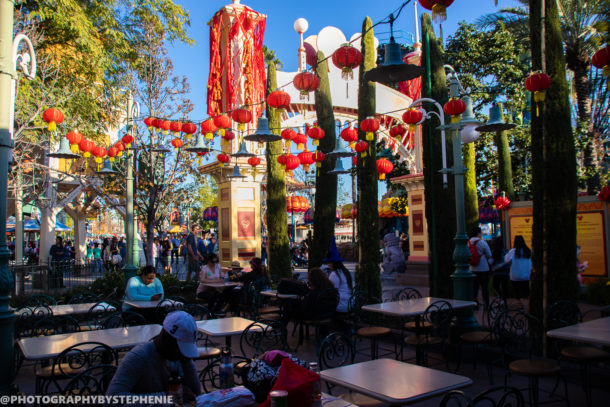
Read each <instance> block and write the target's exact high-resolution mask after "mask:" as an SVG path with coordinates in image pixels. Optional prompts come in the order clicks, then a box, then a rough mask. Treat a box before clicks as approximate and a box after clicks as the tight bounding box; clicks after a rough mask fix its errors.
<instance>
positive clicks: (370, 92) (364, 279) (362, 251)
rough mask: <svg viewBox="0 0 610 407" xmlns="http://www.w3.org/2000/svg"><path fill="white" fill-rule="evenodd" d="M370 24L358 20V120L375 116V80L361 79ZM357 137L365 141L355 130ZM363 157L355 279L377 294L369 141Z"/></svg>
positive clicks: (369, 50) (370, 59) (370, 43)
mask: <svg viewBox="0 0 610 407" xmlns="http://www.w3.org/2000/svg"><path fill="white" fill-rule="evenodd" d="M375 66H376V65H375V43H374V36H373V23H372V22H371V19H370V18H369V17H366V18H365V19H364V22H363V23H362V63H361V65H360V72H359V87H358V123H360V122H362V120H364V119H366V118H367V117H369V116H375V113H376V106H375V83H374V82H370V81H367V80H365V79H364V74H365V72H367V71H369V70H371V69H373V68H375ZM358 139H360V140H366V135H365V133H364V132H363V131H362V130H360V129H358ZM369 145H370V148H369V150H368V152H367V154H366V157H364V158H359V159H358V167H357V175H358V196H359V199H358V231H359V234H358V258H359V266H358V269H357V271H356V282H357V284H358V285H359V286H360V288H361V289H362V290H364V291H366V292H367V293H368V294H369V295H370V296H374V297H379V298H380V297H381V283H380V281H379V262H380V258H379V212H378V209H377V182H378V181H377V177H378V174H377V165H376V163H377V151H376V146H375V141H370V142H369Z"/></svg>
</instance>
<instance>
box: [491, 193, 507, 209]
mask: <svg viewBox="0 0 610 407" xmlns="http://www.w3.org/2000/svg"><path fill="white" fill-rule="evenodd" d="M494 205H495V206H496V209H497V210H499V211H503V210H505V209H508V208H510V199H508V198H505V197H502V196H500V197H498V199H496V201H495V202H494Z"/></svg>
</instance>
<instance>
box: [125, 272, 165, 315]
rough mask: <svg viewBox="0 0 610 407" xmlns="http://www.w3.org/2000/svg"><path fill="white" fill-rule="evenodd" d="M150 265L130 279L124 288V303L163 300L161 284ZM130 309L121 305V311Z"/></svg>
mask: <svg viewBox="0 0 610 407" xmlns="http://www.w3.org/2000/svg"><path fill="white" fill-rule="evenodd" d="M156 277H157V273H156V272H155V267H154V266H152V265H149V266H146V267H142V268H141V269H140V275H139V276H135V277H131V278H130V279H129V281H127V287H126V288H125V300H126V301H157V300H162V299H163V284H161V280H159V279H158V278H156ZM129 308H131V307H130V306H129V305H127V304H125V303H123V311H126V310H128V309H129Z"/></svg>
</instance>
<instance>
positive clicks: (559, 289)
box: [530, 0, 578, 331]
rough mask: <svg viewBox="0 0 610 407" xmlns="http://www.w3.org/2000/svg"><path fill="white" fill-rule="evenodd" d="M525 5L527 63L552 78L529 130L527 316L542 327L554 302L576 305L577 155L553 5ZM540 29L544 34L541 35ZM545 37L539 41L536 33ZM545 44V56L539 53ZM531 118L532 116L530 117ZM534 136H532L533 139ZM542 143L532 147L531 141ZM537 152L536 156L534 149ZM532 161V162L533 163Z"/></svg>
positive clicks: (537, 1)
mask: <svg viewBox="0 0 610 407" xmlns="http://www.w3.org/2000/svg"><path fill="white" fill-rule="evenodd" d="M540 10H541V1H540V0H530V12H531V16H530V21H531V23H530V24H531V30H530V32H531V34H530V36H531V41H532V47H531V48H532V57H533V56H534V51H535V53H536V61H535V62H536V65H534V67H535V68H542V60H543V58H544V62H545V71H546V73H547V74H548V75H550V76H551V86H550V87H549V89H547V91H546V99H545V101H544V102H543V103H541V105H543V107H542V108H541V109H540V117H539V118H538V120H536V129H535V130H534V126H532V166H533V167H534V168H535V170H534V171H533V174H532V185H537V188H536V189H535V190H534V191H535V194H534V202H533V204H534V227H535V229H534V232H535V233H534V235H533V239H534V242H533V248H534V266H535V267H536V272H535V273H533V274H532V275H533V284H532V292H531V294H530V299H531V305H532V306H531V310H532V312H534V314H535V315H537V316H538V318H540V319H541V320H543V321H544V324H545V327H544V330H545V331H546V320H545V316H546V309H547V307H548V306H550V305H551V304H553V303H554V302H556V301H558V300H572V301H577V300H578V282H577V280H576V202H577V194H576V192H577V189H576V188H577V179H576V154H575V148H574V139H573V136H572V126H571V120H570V101H569V88H568V83H567V80H566V70H565V58H564V53H563V42H562V35H561V27H560V23H559V13H558V9H557V3H556V2H554V1H546V2H545V18H544V21H542V19H541V13H540ZM541 24H544V30H543V31H542V30H540V26H541ZM541 31H542V32H544V33H545V36H544V38H541V37H540V34H539V33H540V32H541ZM541 41H544V50H545V51H544V54H543V53H542V51H541ZM532 116H534V115H532ZM534 131H535V133H534ZM535 136H541V142H540V143H538V142H537V143H535V144H534V137H535ZM535 148H536V149H538V151H535V150H534V149H535ZM534 160H536V162H535V163H534Z"/></svg>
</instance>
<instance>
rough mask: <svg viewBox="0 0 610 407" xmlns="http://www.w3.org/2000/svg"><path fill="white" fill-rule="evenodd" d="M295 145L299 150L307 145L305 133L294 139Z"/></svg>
mask: <svg viewBox="0 0 610 407" xmlns="http://www.w3.org/2000/svg"><path fill="white" fill-rule="evenodd" d="M292 141H293V142H294V143H296V145H297V150H302V149H303V145H305V144H307V136H306V135H304V134H303V133H297V135H296V136H294V138H293V139H292Z"/></svg>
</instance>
